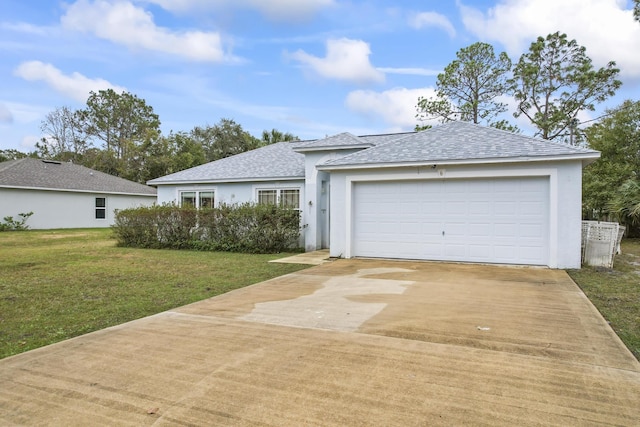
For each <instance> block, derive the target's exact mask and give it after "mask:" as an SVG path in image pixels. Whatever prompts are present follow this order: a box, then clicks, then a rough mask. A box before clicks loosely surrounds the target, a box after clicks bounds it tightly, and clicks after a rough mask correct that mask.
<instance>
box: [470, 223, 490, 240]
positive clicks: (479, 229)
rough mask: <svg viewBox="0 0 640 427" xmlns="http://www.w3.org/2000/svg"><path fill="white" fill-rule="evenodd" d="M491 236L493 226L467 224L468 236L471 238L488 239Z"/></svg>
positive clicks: (487, 224)
mask: <svg viewBox="0 0 640 427" xmlns="http://www.w3.org/2000/svg"><path fill="white" fill-rule="evenodd" d="M492 234H493V226H492V224H489V223H477V222H476V223H471V224H469V235H470V236H472V237H486V238H488V237H490V236H491V235H492Z"/></svg>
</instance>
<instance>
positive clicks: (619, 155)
mask: <svg viewBox="0 0 640 427" xmlns="http://www.w3.org/2000/svg"><path fill="white" fill-rule="evenodd" d="M586 137H587V141H588V144H589V147H590V148H593V149H594V150H598V151H600V153H601V157H600V159H599V160H597V161H596V162H594V163H592V164H590V165H589V166H587V167H586V168H585V170H584V174H583V180H582V187H583V190H582V206H583V211H584V216H585V218H593V219H599V220H605V219H610V217H612V216H613V217H615V216H618V215H617V214H618V213H619V212H622V210H621V209H619V208H620V207H621V204H620V203H617V205H616V206H617V207H614V206H613V205H612V203H613V202H614V200H615V199H617V198H618V199H620V200H624V199H625V198H624V197H621V198H620V197H619V196H621V195H624V194H630V192H629V191H627V190H624V189H621V188H620V187H621V184H623V183H625V182H627V181H629V180H631V181H634V180H635V181H638V180H639V179H640V101H635V102H633V101H625V102H624V103H623V104H622V105H620V106H619V107H618V108H616V109H614V110H608V111H607V116H606V117H605V118H604V119H603V120H602V121H601V122H599V123H597V124H595V125H593V126H590V127H589V128H587V129H586ZM628 185H631V184H628ZM620 200H618V201H620ZM616 209H617V210H618V211H619V212H616ZM621 219H622V220H623V222H625V221H626V220H625V218H624V217H622V218H621Z"/></svg>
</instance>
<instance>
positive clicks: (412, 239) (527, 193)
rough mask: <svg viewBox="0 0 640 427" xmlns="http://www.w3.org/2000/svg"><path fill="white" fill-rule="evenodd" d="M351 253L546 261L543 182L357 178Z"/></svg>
mask: <svg viewBox="0 0 640 427" xmlns="http://www.w3.org/2000/svg"><path fill="white" fill-rule="evenodd" d="M353 195H354V202H353V211H354V212H353V213H354V217H353V224H352V230H353V240H352V254H353V255H354V256H362V257H384V258H405V259H427V260H443V261H469V262H487V263H506V264H532V265H546V264H547V263H548V259H549V179H548V178H545V177H541V178H537V177H534V178H508V179H502V178H499V179H473V180H466V179H465V180H454V179H451V180H438V181H402V182H398V181H384V182H363V183H356V184H355V188H354V191H353Z"/></svg>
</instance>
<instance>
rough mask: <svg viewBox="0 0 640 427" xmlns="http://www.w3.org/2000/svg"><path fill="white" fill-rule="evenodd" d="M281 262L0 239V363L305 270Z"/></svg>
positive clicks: (18, 235)
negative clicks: (90, 333)
mask: <svg viewBox="0 0 640 427" xmlns="http://www.w3.org/2000/svg"><path fill="white" fill-rule="evenodd" d="M283 256H286V255H285V254H278V255H247V254H232V253H221V252H195V251H173V250H150V249H130V248H120V247H116V246H115V240H113V239H112V238H111V230H109V229H88V230H47V231H25V232H5V233H0V358H3V357H7V356H10V355H13V354H17V353H21V352H23V351H27V350H30V349H33V348H37V347H41V346H44V345H47V344H51V343H54V342H57V341H62V340H65V339H67V338H71V337H74V336H78V335H81V334H85V333H87V332H91V331H95V330H98V329H102V328H106V327H108V326H113V325H117V324H120V323H124V322H127V321H130V320H133V319H137V318H140V317H144V316H148V315H151V314H155V313H159V312H161V311H165V310H168V309H171V308H174V307H179V306H181V305H185V304H189V303H191V302H195V301H199V300H202V299H205V298H209V297H212V296H215V295H219V294H222V293H224V292H227V291H230V290H232V289H236V288H240V287H243V286H247V285H250V284H253V283H257V282H260V281H263V280H267V279H270V278H273V277H277V276H280V275H283V274H286V273H290V272H293V271H297V270H300V269H303V268H306V267H307V266H304V265H296V264H278V263H268V262H267V261H269V260H271V259H276V258H280V257H283Z"/></svg>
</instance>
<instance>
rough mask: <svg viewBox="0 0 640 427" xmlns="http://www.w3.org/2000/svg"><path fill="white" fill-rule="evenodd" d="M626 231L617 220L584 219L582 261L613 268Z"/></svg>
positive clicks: (594, 265)
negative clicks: (614, 259)
mask: <svg viewBox="0 0 640 427" xmlns="http://www.w3.org/2000/svg"><path fill="white" fill-rule="evenodd" d="M624 231H625V228H624V227H622V226H620V225H619V224H618V223H617V222H598V221H582V263H583V264H588V265H591V266H593V267H606V268H613V258H614V257H615V255H616V254H619V253H620V252H621V251H620V241H621V240H622V236H623V235H624Z"/></svg>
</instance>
